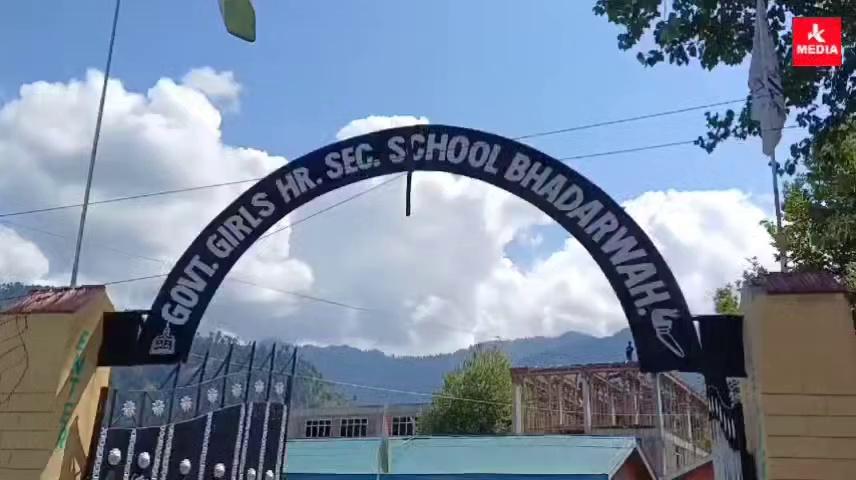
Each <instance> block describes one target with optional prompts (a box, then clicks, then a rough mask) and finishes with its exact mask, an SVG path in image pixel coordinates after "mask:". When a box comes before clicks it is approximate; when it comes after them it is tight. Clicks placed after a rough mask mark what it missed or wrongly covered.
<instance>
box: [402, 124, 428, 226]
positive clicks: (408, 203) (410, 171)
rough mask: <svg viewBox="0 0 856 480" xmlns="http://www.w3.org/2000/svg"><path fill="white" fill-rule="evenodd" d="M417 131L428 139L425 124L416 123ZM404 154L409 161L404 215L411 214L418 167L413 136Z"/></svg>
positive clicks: (405, 146)
mask: <svg viewBox="0 0 856 480" xmlns="http://www.w3.org/2000/svg"><path fill="white" fill-rule="evenodd" d="M416 133H418V134H420V135H422V136H423V138H425V139H426V140H427V135H426V129H425V125H416ZM404 156H405V161H406V162H407V178H406V183H405V186H404V216H405V217H409V216H410V206H411V201H410V193H411V192H412V191H413V170H414V169H415V168H416V166H415V159H414V158H413V138H412V137H411V138H409V139H407V141H406V142H405V143H404Z"/></svg>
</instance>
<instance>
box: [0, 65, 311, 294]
mask: <svg viewBox="0 0 856 480" xmlns="http://www.w3.org/2000/svg"><path fill="white" fill-rule="evenodd" d="M102 79H103V76H102V74H101V73H100V72H97V71H89V72H87V75H86V79H85V80H71V81H69V82H68V83H46V82H36V83H33V84H29V85H24V86H23V87H21V89H20V94H19V96H18V98H16V99H14V100H12V101H10V102H8V103H6V104H5V105H3V106H2V107H0V171H3V172H4V174H3V175H2V176H0V205H3V210H4V211H11V210H17V209H27V208H30V207H34V206H35V207H39V206H52V205H61V204H69V203H72V204H73V203H79V202H80V201H81V199H82V197H83V184H84V181H85V175H86V167H87V164H88V155H89V148H90V142H91V135H92V131H93V129H94V122H95V109H96V106H97V105H98V94H99V90H100V85H101V82H102ZM107 96H108V101H107V104H106V108H105V113H104V123H103V129H102V133H101V143H100V146H99V151H98V159H97V163H96V167H95V176H94V181H93V189H92V198H93V199H94V200H97V199H105V198H111V197H117V196H125V195H129V194H135V193H145V192H152V191H160V190H169V189H176V188H182V187H186V186H188V185H202V184H209V183H220V182H227V181H233V180H239V179H249V178H255V177H260V176H263V175H265V174H267V173H269V172H270V171H272V170H274V169H275V168H277V167H279V166H281V165H283V164H284V163H285V162H286V160H285V159H284V158H282V157H277V156H273V155H269V154H268V153H266V152H262V151H259V150H255V149H251V148H241V147H235V146H230V145H224V144H223V143H222V141H221V131H220V124H221V114H220V111H219V110H218V109H217V107H216V106H215V105H214V104H212V103H211V101H210V100H209V98H208V97H206V96H205V95H203V94H202V93H200V92H199V91H198V90H196V89H193V88H190V87H187V86H184V85H181V84H177V83H175V82H174V81H172V80H171V79H167V78H163V79H160V80H159V81H158V82H157V83H156V84H155V85H154V86H153V87H152V88H150V89H149V90H148V91H147V92H146V93H145V94H141V93H135V92H129V91H127V90H125V88H124V86H123V84H122V83H121V82H120V81H118V80H113V79H111V80H110V82H109V85H108V93H107ZM69 118H74V119H76V120H75V121H74V122H69V121H68V119H69ZM248 185H249V184H244V185H237V186H233V187H226V188H219V189H211V190H205V191H198V192H191V193H187V194H182V195H171V196H163V197H156V198H149V199H145V200H138V201H129V202H121V203H112V204H106V205H94V206H92V207H91V208H90V211H89V215H88V220H87V225H86V236H85V242H84V246H85V248H84V251H83V256H82V259H81V283H89V282H105V281H111V280H118V279H125V278H129V277H135V276H144V275H151V274H158V273H165V272H166V271H168V269H167V265H166V264H165V263H158V262H157V261H152V260H151V259H155V260H156V259H163V260H164V261H165V262H168V261H170V260H173V259H175V258H177V257H178V256H179V255H180V254H181V253H182V250H183V249H184V248H185V247H186V246H187V245H188V244H189V243H190V241H191V240H192V239H193V238H194V237H195V236H196V235H197V234H198V233H199V231H200V230H201V229H202V227H204V226H205V224H206V223H207V222H208V221H209V220H210V219H211V218H213V217H214V216H215V215H216V214H217V213H218V212H219V211H220V210H221V209H222V208H224V207H225V206H226V205H227V204H228V203H229V202H230V201H231V200H232V199H233V198H234V197H235V196H236V195H237V194H238V193H240V192H241V191H242V190H244V189H245V188H247V186H248ZM79 215H80V213H79V210H78V209H67V210H60V211H56V212H51V213H45V214H41V215H35V216H29V217H27V218H26V219H25V220H26V223H28V224H30V225H32V226H37V227H40V228H42V229H44V230H49V231H53V232H56V233H59V234H64V235H66V240H64V241H62V240H61V241H60V242H59V245H57V244H56V243H57V239H56V238H53V237H46V236H44V235H41V234H39V233H34V232H33V231H29V230H19V231H18V234H20V235H21V236H23V237H25V238H27V239H28V240H29V241H31V242H35V243H36V244H38V245H39V246H42V245H44V244H46V243H47V244H48V245H50V246H51V247H52V248H50V249H43V251H45V252H46V255H47V258H48V262H49V265H50V269H49V271H47V272H44V271H43V270H45V269H41V270H40V269H39V268H38V267H39V263H38V262H36V261H35V257H24V258H22V259H20V260H19V261H20V262H30V261H33V262H34V263H33V264H32V265H31V266H30V267H27V268H24V267H23V266H19V270H18V271H27V272H41V273H42V275H43V276H44V275H46V279H47V280H53V281H55V282H57V283H66V282H67V281H68V278H69V277H68V269H69V267H70V265H69V263H70V262H69V259H70V258H71V255H72V252H73V246H74V236H75V233H76V229H77V220H78V218H79ZM21 223H25V222H24V221H23V220H22V222H21ZM13 228H14V227H13ZM288 237H289V232H287V231H286V232H283V233H282V234H280V235H278V237H277V239H278V241H277V242H275V243H273V242H272V243H271V244H270V245H269V246H267V247H266V248H257V249H254V251H253V252H252V253H251V254H250V255H249V256H246V258H243V259H242V261H241V262H240V264H239V265H238V266H237V267H236V275H239V274H244V275H255V274H257V273H258V270H259V269H260V268H261V267H262V266H264V265H265V264H266V263H271V262H272V259H273V260H282V261H281V262H279V261H274V262H273V263H276V268H269V269H265V275H266V276H267V277H268V280H269V281H270V282H272V283H274V284H276V285H277V286H278V288H281V289H286V290H288V289H293V290H297V291H304V290H306V289H308V288H309V287H310V285H311V283H312V277H311V273H310V272H311V271H310V269H309V268H308V267H307V266H305V265H300V262H299V261H298V260H294V259H290V258H286V257H287V256H288V248H289V247H288ZM57 247H59V248H57ZM117 249H118V250H121V251H123V252H128V253H131V254H134V255H138V257H133V256H131V257H129V256H128V255H124V254H122V253H119V252H117V251H116V250H117ZM139 256H141V257H146V258H145V259H144V258H139ZM21 269H23V270H21ZM22 280H27V281H29V280H30V279H29V278H22ZM157 286H158V283H157V281H149V282H141V283H134V284H128V285H127V286H125V287H122V288H119V287H117V288H116V289H114V290H113V291H114V294H115V295H118V296H119V298H118V300H119V303H120V304H124V305H126V306H135V307H140V306H143V305H146V304H148V303H149V302H150V301H151V298H152V296H153V294H154V292H155V291H156V288H157ZM224 296H225V297H227V298H230V297H229V292H228V291H227V292H226V295H224ZM251 300H257V298H252V299H251ZM251 300H247V301H251ZM236 301H238V302H239V303H241V302H242V301H243V300H241V299H238V300H236ZM290 301H291V300H290V299H285V302H286V303H289V302H290Z"/></svg>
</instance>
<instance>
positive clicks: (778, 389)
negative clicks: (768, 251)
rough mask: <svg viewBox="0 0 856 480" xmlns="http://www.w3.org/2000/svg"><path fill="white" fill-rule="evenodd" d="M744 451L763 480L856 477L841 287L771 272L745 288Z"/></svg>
mask: <svg viewBox="0 0 856 480" xmlns="http://www.w3.org/2000/svg"><path fill="white" fill-rule="evenodd" d="M742 304H743V305H742V307H743V311H744V315H745V318H744V325H743V329H744V331H743V335H744V348H745V357H746V370H747V373H748V379H747V381H745V382H744V383H743V385H742V396H743V408H744V414H745V420H746V435H747V449H748V450H749V453H752V454H753V455H754V456H755V460H756V467H757V472H758V478H760V479H770V480H775V479H789V480H798V479H824V480H852V479H854V478H856V326H854V319H853V316H852V313H851V306H850V304H849V302H848V300H847V297H846V295H845V290H844V288H843V287H841V286H840V285H838V284H837V283H836V282H835V281H834V280H833V279H832V278H831V277H829V276H826V275H821V274H797V273H785V274H782V273H773V274H770V275H769V276H768V277H766V278H765V279H763V280H762V281H761V283H760V285H756V286H749V287H747V288H745V289H744V292H743V298H742Z"/></svg>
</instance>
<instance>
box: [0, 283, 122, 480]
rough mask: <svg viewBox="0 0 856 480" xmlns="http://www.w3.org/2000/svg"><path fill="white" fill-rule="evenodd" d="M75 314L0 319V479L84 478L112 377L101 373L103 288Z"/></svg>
mask: <svg viewBox="0 0 856 480" xmlns="http://www.w3.org/2000/svg"><path fill="white" fill-rule="evenodd" d="M96 293H97V294H95V295H93V297H92V299H90V301H88V302H87V303H86V304H85V305H83V306H82V307H81V308H80V309H79V310H78V311H75V312H71V313H38V312H37V313H16V314H8V315H7V314H0V339H6V341H5V342H4V344H5V346H7V347H10V348H11V349H13V350H12V352H11V355H4V356H2V357H0V372H2V374H0V480H5V479H15V480H30V479H33V480H35V479H41V480H48V479H50V480H56V479H61V480H65V479H72V478H80V477H79V475H80V472H81V470H82V469H83V467H84V465H85V463H86V455H87V454H88V450H89V443H90V439H91V436H92V428H93V421H94V417H95V410H96V407H97V403H98V396H99V392H100V389H101V387H103V386H106V385H107V383H108V380H109V370H108V369H103V368H97V367H96V363H97V356H98V349H99V347H100V345H101V316H102V313H103V312H104V311H112V309H113V307H112V305H111V304H110V301H109V299H108V298H107V296H106V294H105V293H104V292H103V289H102V290H101V291H100V292H96Z"/></svg>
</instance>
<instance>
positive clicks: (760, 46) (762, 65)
mask: <svg viewBox="0 0 856 480" xmlns="http://www.w3.org/2000/svg"><path fill="white" fill-rule="evenodd" d="M749 90H750V91H751V92H752V120H755V121H757V122H760V123H761V139H762V142H763V151H764V155H768V156H772V155H773V152H774V151H775V150H776V145H778V144H779V140H780V139H781V138H782V127H783V126H784V125H785V116H786V112H785V94H784V91H783V90H782V76H781V75H780V74H779V59H778V57H776V49H775V46H774V45H773V38H772V37H771V36H770V29H769V26H768V25H767V2H766V1H765V0H757V11H756V12H755V39H754V40H753V42H752V63H751V64H750V66H749Z"/></svg>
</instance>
